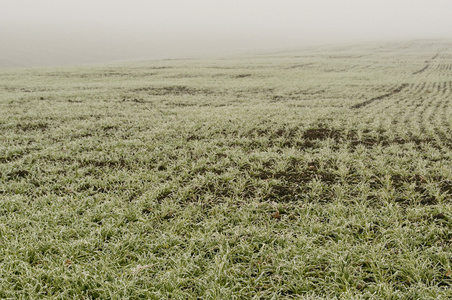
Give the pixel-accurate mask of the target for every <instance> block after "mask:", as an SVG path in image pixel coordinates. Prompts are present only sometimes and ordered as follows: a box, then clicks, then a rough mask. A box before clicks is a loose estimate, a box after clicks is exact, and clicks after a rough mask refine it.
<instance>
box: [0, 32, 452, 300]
mask: <svg viewBox="0 0 452 300" xmlns="http://www.w3.org/2000/svg"><path fill="white" fill-rule="evenodd" d="M0 130H1V131H0V299H451V298H452V288H451V286H452V248H451V247H452V201H451V200H452V41H447V40H446V41H445V40H431V41H430V40H419V41H411V42H392V43H368V44H359V45H346V46H328V47H327V46H323V47H312V48H305V49H301V50H297V51H288V52H278V53H270V54H261V55H248V56H233V57H232V56H231V57H224V58H215V59H191V60H190V59H185V60H160V61H149V62H135V63H117V64H110V65H90V66H77V67H59V68H40V69H38V68H33V69H7V68H6V69H5V68H4V69H0Z"/></svg>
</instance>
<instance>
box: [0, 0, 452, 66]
mask: <svg viewBox="0 0 452 300" xmlns="http://www.w3.org/2000/svg"><path fill="white" fill-rule="evenodd" d="M451 37H452V0H298V1H296V0H278V1H276V0H274V1H270V0H227V1H226V0H224V1H220V0H185V1H184V0H148V1H145V0H0V40H1V41H2V46H1V47H0V66H2V64H3V65H8V64H9V65H52V64H73V63H89V62H108V61H115V60H135V59H148V58H176V57H199V56H204V55H225V54H229V53H240V52H250V51H272V50H282V49H284V48H295V47H303V46H307V45H313V44H333V43H343V42H359V41H372V40H382V39H390V40H395V39H396V40H397V39H418V38H451ZM2 62H3V63H2Z"/></svg>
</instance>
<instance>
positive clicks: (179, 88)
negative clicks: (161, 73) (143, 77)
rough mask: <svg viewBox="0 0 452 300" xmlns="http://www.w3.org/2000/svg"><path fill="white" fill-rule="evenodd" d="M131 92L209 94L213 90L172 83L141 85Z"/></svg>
mask: <svg viewBox="0 0 452 300" xmlns="http://www.w3.org/2000/svg"><path fill="white" fill-rule="evenodd" d="M131 91H132V92H145V93H147V94H149V95H154V96H164V95H199V94H202V95H210V94H213V93H214V91H212V90H208V89H198V88H192V87H188V86H183V85H173V86H164V87H142V88H137V89H133V90H131Z"/></svg>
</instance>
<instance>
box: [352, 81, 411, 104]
mask: <svg viewBox="0 0 452 300" xmlns="http://www.w3.org/2000/svg"><path fill="white" fill-rule="evenodd" d="M407 86H408V84H406V83H404V84H402V85H400V86H398V87H397V88H396V89H394V90H392V91H391V92H389V93H386V94H383V95H380V96H377V97H374V98H371V99H369V100H366V101H364V102H361V103H358V104H355V105H353V106H351V107H350V108H352V109H358V108H362V107H364V106H367V105H369V104H371V103H372V102H375V101H379V100H383V99H386V98H389V97H391V96H394V95H397V94H398V93H400V92H401V91H402V90H403V89H404V88H406V87H407Z"/></svg>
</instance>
